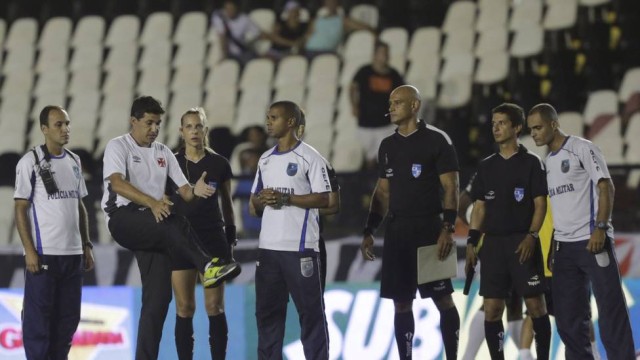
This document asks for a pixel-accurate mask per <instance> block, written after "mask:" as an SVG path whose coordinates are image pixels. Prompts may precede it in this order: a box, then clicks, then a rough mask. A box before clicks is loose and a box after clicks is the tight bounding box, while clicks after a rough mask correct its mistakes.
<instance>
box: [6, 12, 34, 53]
mask: <svg viewBox="0 0 640 360" xmlns="http://www.w3.org/2000/svg"><path fill="white" fill-rule="evenodd" d="M37 37H38V22H37V21H36V20H35V19H31V18H21V19H17V20H16V21H14V22H13V23H12V24H11V27H10V28H9V33H8V34H7V38H6V39H5V41H4V49H5V50H8V51H9V52H11V50H14V49H16V48H22V47H29V46H35V45H36V39H37Z"/></svg>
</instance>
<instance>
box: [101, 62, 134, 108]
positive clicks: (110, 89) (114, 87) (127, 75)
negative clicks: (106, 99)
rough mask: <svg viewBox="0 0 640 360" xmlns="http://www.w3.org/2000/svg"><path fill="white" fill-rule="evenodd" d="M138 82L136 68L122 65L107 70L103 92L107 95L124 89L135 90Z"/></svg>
mask: <svg viewBox="0 0 640 360" xmlns="http://www.w3.org/2000/svg"><path fill="white" fill-rule="evenodd" d="M135 83H136V69H135V68H134V67H133V66H121V67H118V68H114V69H113V70H111V71H109V72H107V74H106V77H105V80H104V83H103V84H102V92H103V93H104V94H105V96H110V95H111V94H117V93H119V92H122V91H127V92H129V91H131V92H133V87H134V85H135ZM129 106H131V104H129Z"/></svg>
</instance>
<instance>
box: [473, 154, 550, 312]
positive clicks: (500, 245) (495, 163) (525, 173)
mask: <svg viewBox="0 0 640 360" xmlns="http://www.w3.org/2000/svg"><path fill="white" fill-rule="evenodd" d="M546 195H547V181H546V174H545V172H544V169H543V168H542V163H541V161H540V158H538V157H537V156H536V155H534V154H532V153H529V152H528V151H527V149H526V148H525V147H524V146H522V145H520V146H519V148H518V152H517V153H515V154H514V155H513V156H511V157H510V158H508V159H505V158H503V157H502V156H500V155H499V154H497V153H496V154H493V155H491V156H489V157H488V158H486V159H484V160H483V161H482V162H480V165H479V167H478V175H477V176H476V179H475V182H474V184H473V188H472V193H471V197H472V198H473V199H474V200H481V201H484V204H485V216H484V222H483V229H484V233H485V237H484V241H483V244H482V247H481V249H480V253H479V254H478V255H479V258H480V261H482V267H481V269H480V273H481V278H480V295H482V296H484V297H487V298H496V299H504V298H507V297H508V296H509V292H510V290H511V289H513V290H515V291H516V292H517V293H518V294H519V295H520V296H522V297H525V298H527V297H531V296H535V295H539V294H542V293H544V290H545V287H544V268H543V263H542V252H541V249H540V243H539V242H537V243H536V249H535V253H534V255H533V256H532V257H531V258H529V260H527V261H526V262H525V263H524V264H520V262H519V254H516V253H515V251H516V249H517V248H518V245H519V244H520V242H521V241H522V239H524V237H525V236H526V235H527V234H528V233H529V228H530V226H531V221H532V218H533V213H534V210H535V207H534V204H533V199H535V198H536V197H538V196H546Z"/></svg>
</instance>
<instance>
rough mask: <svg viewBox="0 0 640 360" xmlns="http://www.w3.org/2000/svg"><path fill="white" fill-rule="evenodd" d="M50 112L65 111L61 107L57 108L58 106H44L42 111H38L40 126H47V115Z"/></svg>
mask: <svg viewBox="0 0 640 360" xmlns="http://www.w3.org/2000/svg"><path fill="white" fill-rule="evenodd" d="M51 110H60V111H65V110H64V108H63V107H62V106H58V105H47V106H45V107H44V108H43V109H42V111H40V126H42V125H44V126H49V113H50V112H51Z"/></svg>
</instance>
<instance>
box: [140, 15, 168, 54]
mask: <svg viewBox="0 0 640 360" xmlns="http://www.w3.org/2000/svg"><path fill="white" fill-rule="evenodd" d="M172 32H173V16H172V15H171V13H168V12H164V11H161V12H155V13H152V14H150V15H149V16H147V18H146V19H145V21H144V27H143V28H142V32H141V33H140V38H139V42H140V45H141V46H144V47H146V46H150V45H154V44H155V43H163V42H169V41H171V34H172Z"/></svg>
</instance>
